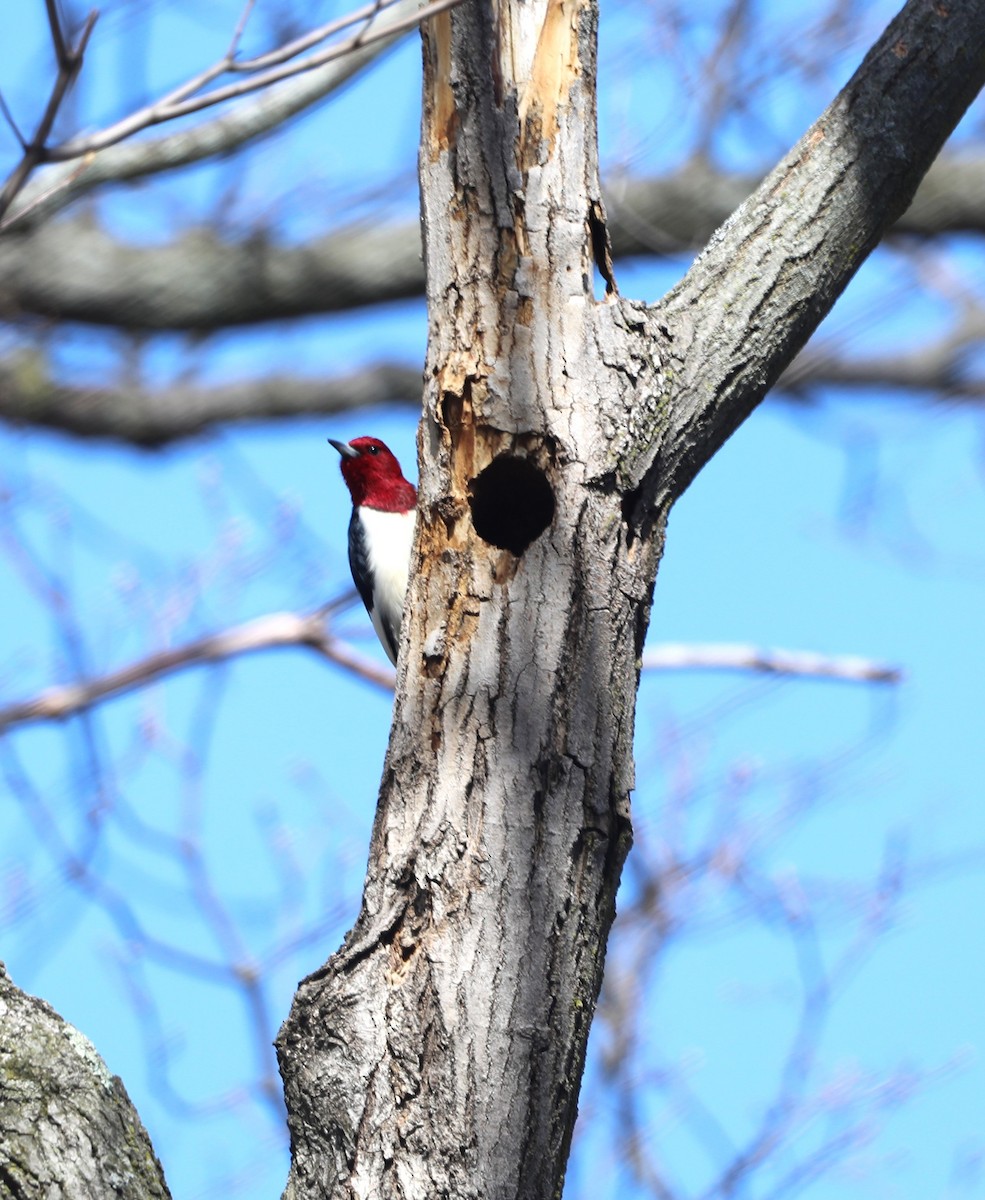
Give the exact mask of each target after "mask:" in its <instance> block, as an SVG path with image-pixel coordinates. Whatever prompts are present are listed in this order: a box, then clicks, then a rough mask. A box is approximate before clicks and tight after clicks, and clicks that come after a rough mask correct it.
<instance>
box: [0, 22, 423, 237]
mask: <svg viewBox="0 0 985 1200" xmlns="http://www.w3.org/2000/svg"><path fill="white" fill-rule="evenodd" d="M419 7H420V0H397V2H396V3H395V4H394V5H393V8H392V9H391V10H390V11H391V13H392V14H393V15H394V16H396V15H398V14H399V15H401V16H410V15H411V14H412V13H415V12H416V11H417V10H418V8H419ZM399 36H400V34H399V33H394V34H392V35H391V36H390V37H388V38H380V39H379V40H378V41H376V42H374V43H373V44H372V45H365V44H364V45H363V46H361V47H360V48H359V49H357V50H354V51H352V53H350V54H348V55H346V57H345V58H343V59H339V60H337V61H335V62H330V63H326V64H325V65H324V66H323V67H320V68H317V69H316V70H313V71H310V72H308V73H306V74H305V75H304V76H301V77H298V78H294V79H287V80H285V81H284V82H283V83H280V84H277V85H274V86H273V87H271V88H269V89H267V90H266V91H264V92H262V93H261V94H260V95H258V96H254V97H251V98H250V99H249V100H246V101H243V102H242V103H241V104H239V105H237V106H235V107H234V108H232V109H231V110H230V111H229V112H226V113H224V114H223V115H222V116H221V117H217V118H215V119H214V120H211V121H206V122H203V123H202V124H201V125H196V126H195V127H194V128H192V129H184V130H181V131H180V132H178V133H170V134H167V135H166V136H164V137H159V138H154V139H150V140H147V141H135V142H132V143H129V144H125V145H115V146H111V147H108V148H107V149H106V150H103V151H101V152H100V153H99V154H92V155H86V156H85V157H84V158H83V159H82V160H81V162H79V163H71V164H61V165H59V166H52V167H49V168H48V169H47V170H46V171H44V172H43V173H42V174H41V175H40V177H39V178H38V179H37V181H36V182H34V183H31V184H28V185H27V186H26V187H25V188H24V190H23V191H22V192H21V194H20V195H19V196H18V197H17V199H16V200H15V201H14V203H13V205H12V206H11V212H10V215H9V216H8V217H7V218H6V220H5V221H3V222H2V223H0V232H3V231H6V230H9V229H11V228H13V227H17V228H19V229H24V228H26V227H27V226H28V225H30V224H32V223H36V222H38V221H40V220H42V219H43V218H45V217H49V216H51V215H52V213H54V212H57V211H58V210H59V209H61V208H64V207H65V205H67V204H68V203H70V202H71V201H72V200H73V199H74V198H75V197H76V196H79V195H82V194H84V193H86V192H88V191H91V190H92V189H93V188H96V187H99V186H101V185H102V184H104V183H110V182H114V183H115V182H123V181H126V180H130V179H137V178H143V177H145V176H147V175H153V174H156V173H157V172H161V171H169V170H173V169H175V168H179V167H184V166H188V165H189V164H191V163H195V162H200V161H201V160H202V159H205V158H210V157H212V156H214V155H218V154H225V153H228V152H230V151H231V150H235V149H236V148H238V147H239V146H242V145H244V144H246V143H248V142H250V141H253V140H254V139H256V138H258V137H261V136H263V135H264V134H266V133H269V132H270V131H271V130H272V129H275V128H276V127H277V126H279V125H281V124H283V123H284V122H285V121H287V120H289V119H290V118H291V117H293V116H295V115H296V114H298V113H300V112H302V111H304V109H306V108H310V107H311V105H313V104H315V103H316V102H317V101H319V100H321V99H323V98H324V97H325V96H327V95H328V94H329V93H331V92H332V91H334V90H336V89H337V88H339V87H341V86H342V85H343V84H344V83H346V82H347V81H348V80H349V79H351V78H352V77H353V75H355V74H357V73H358V72H359V71H361V70H362V69H363V68H364V67H366V66H368V65H369V64H370V63H372V62H374V61H375V60H376V59H377V58H379V57H380V55H381V54H383V53H384V52H385V51H386V50H387V49H389V47H390V46H391V45H392V44H393V42H394V41H396V40H397V38H398V37H399Z"/></svg>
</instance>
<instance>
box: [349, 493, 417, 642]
mask: <svg viewBox="0 0 985 1200" xmlns="http://www.w3.org/2000/svg"><path fill="white" fill-rule="evenodd" d="M357 511H358V514H359V521H360V523H361V525H362V534H363V539H364V540H363V546H364V548H365V553H366V565H367V566H368V568H369V577H370V579H371V580H372V594H373V607H372V610H371V611H370V617H371V618H372V621H373V628H374V629H375V630H376V636H377V637H378V638H379V639H380V642H381V643H382V644H383V648H384V649H385V650H386V651H387V653H388V654H389V655H390V658H391V659H393V660H394V661H396V654H397V646H398V644H399V642H400V618H401V616H402V614H403V610H404V594H405V593H406V591H407V572H408V569H409V566H410V548H411V543H412V542H413V540H414V520H415V518H416V516H417V512H416V510H415V509H411V510H410V512H405V513H395V512H381V511H380V510H379V509H377V508H367V507H366V506H365V505H360V507H359V509H358V510H357ZM391 648H392V653H391Z"/></svg>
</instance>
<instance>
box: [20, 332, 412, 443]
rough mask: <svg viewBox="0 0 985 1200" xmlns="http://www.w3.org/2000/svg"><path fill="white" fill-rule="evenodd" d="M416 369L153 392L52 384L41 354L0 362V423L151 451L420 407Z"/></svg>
mask: <svg viewBox="0 0 985 1200" xmlns="http://www.w3.org/2000/svg"><path fill="white" fill-rule="evenodd" d="M420 403H421V372H420V368H416V367H404V366H399V365H397V364H395V363H380V364H379V365H377V366H371V367H367V368H366V369H365V370H361V371H355V372H353V373H352V374H350V375H340V376H337V377H335V378H332V379H307V378H302V377H299V376H280V375H271V376H267V377H265V378H262V379H249V380H244V381H241V382H235V383H228V384H220V385H218V386H216V387H204V386H201V387H196V386H192V385H189V384H182V383H178V384H174V385H172V386H170V387H167V388H162V389H160V390H155V391H139V390H137V389H135V388H132V387H128V386H120V387H78V386H69V385H64V384H61V383H58V382H56V381H55V380H53V379H52V378H51V377H50V374H49V370H48V365H47V363H46V362H45V360H44V357H43V356H42V355H41V354H40V353H30V354H22V355H18V356H16V357H14V358H12V359H11V360H9V361H7V362H2V361H0V418H2V419H4V420H7V421H11V422H14V423H17V424H24V425H32V426H40V427H42V428H48V429H57V430H61V431H62V432H64V433H70V434H73V435H75V436H77V437H92V438H112V439H114V440H116V441H122V442H126V443H128V444H130V445H133V446H142V447H146V448H151V449H157V448H159V447H161V446H165V445H168V444H170V443H172V442H176V441H180V440H181V439H183V438H188V437H193V436H194V435H196V434H198V433H201V432H202V431H203V430H205V429H208V428H211V427H213V426H215V425H219V424H224V423H231V422H241V421H269V420H274V419H279V418H284V417H306V416H308V417H310V416H329V415H331V414H334V413H343V412H356V411H362V410H364V409H368V408H372V407H374V406H376V405H380V404H407V405H413V406H416V407H418V408H419V407H420Z"/></svg>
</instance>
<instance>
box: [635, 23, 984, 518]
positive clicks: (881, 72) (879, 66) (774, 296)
mask: <svg viewBox="0 0 985 1200" xmlns="http://www.w3.org/2000/svg"><path fill="white" fill-rule="evenodd" d="M980 18H981V14H980V12H979V9H978V5H977V4H976V3H974V0H955V2H954V3H951V4H948V5H947V6H944V5H941V4H937V3H934V2H933V0H910V2H909V3H908V4H907V5H906V7H905V8H904V9H903V11H902V12H901V13H900V14H899V15H898V16H897V17H896V19H895V20H894V21H893V22H892V23H891V24H890V26H889V27H888V28H887V30H886V32H885V33H884V34H883V36H882V37H881V38H880V39H879V41H878V42H877V43H876V45H875V46H874V47H873V49H872V50H871V51H870V52H869V54H868V55H867V56H866V58H865V60H864V62H863V63H862V65H861V67H860V68H859V69H858V71H856V73H855V75H854V76H853V77H852V79H851V80H850V81H849V83H848V84H847V85H846V86H845V88H844V89H843V90H842V91H841V93H840V94H839V95H838V97H837V98H836V99H835V101H834V102H833V103H832V104H831V105H830V106H829V107H828V109H827V110H826V111H825V113H824V114H823V115H822V116H821V117H820V119H819V120H818V121H817V122H815V124H814V125H813V126H812V127H811V128H810V129H809V130H808V131H807V133H806V134H805V135H804V137H803V138H801V140H800V141H799V142H798V143H797V145H796V146H795V147H794V148H793V149H792V150H791V151H790V153H789V154H787V155H786V157H785V158H784V159H783V160H782V161H781V162H780V163H779V164H778V166H777V167H776V168H775V169H774V170H773V171H772V172H771V173H770V175H769V176H767V178H766V179H765V180H764V182H763V183H762V184H761V185H760V187H759V188H758V189H757V190H756V192H755V193H754V194H753V195H752V196H751V197H750V198H749V200H748V201H746V202H745V204H743V205H742V207H741V208H740V209H739V210H738V211H737V212H736V213H735V214H734V216H733V217H731V218H730V219H729V221H727V222H726V224H725V225H724V226H722V228H721V229H720V230H719V231H718V233H717V234H716V235H715V237H713V238H712V240H711V242H710V243H709V245H708V247H707V248H706V250H705V251H704V252H703V253H702V255H701V256H700V257H699V258H698V259H697V261H696V262H695V264H694V265H693V267H692V268H691V269H690V271H688V273H687V275H686V276H685V277H684V279H683V280H682V281H681V283H680V284H679V285H678V286H677V287H676V288H674V289H673V291H672V292H670V293H669V294H668V295H667V296H666V297H665V298H664V300H663V301H661V302H660V304H659V305H657V306H654V307H653V308H652V309H649V310H647V316H648V318H649V320H648V321H644V325H645V330H643V331H642V332H641V333H640V335H639V336H640V338H641V341H642V342H643V343H644V344H645V345H646V347H647V349H648V350H650V351H651V352H652V350H653V348H654V347H655V346H658V345H659V346H662V347H663V348H664V354H665V358H664V363H663V365H664V367H665V368H666V369H667V370H668V371H669V372H670V373H672V374H673V376H674V379H675V381H676V383H677V384H678V385H680V392H679V394H678V395H677V397H676V400H675V404H674V405H673V406H672V408H671V410H670V411H669V412H668V411H667V409H666V406H664V405H662V404H661V403H660V401H659V398H658V397H654V398H652V399H651V401H649V402H646V403H647V411H646V412H645V413H644V412H641V409H640V404H639V403H637V404H636V407H635V412H634V420H633V427H632V435H631V436H627V443H626V462H625V466H626V467H627V478H629V479H630V480H632V479H636V480H637V481H638V480H639V479H640V478H641V476H640V475H639V474H637V472H638V471H639V467H640V466H641V465H642V460H643V459H645V458H646V457H649V461H650V464H652V463H653V461H654V457H655V454H656V450H657V446H658V445H659V447H660V450H659V464H660V467H659V473H660V478H659V479H658V478H657V477H656V473H654V474H653V475H651V477H650V479H649V481H648V484H649V488H651V489H652V491H651V492H650V493H649V495H650V499H654V500H657V503H658V506H659V505H660V504H661V503H666V502H667V501H672V500H673V499H674V498H676V497H677V496H679V495H680V494H681V492H682V491H683V490H684V489H685V488H686V487H687V485H688V484H689V483H690V481H691V480H692V479H693V478H694V475H695V474H696V473H697V471H698V470H699V469H700V468H701V466H702V465H703V464H704V463H705V462H707V461H708V459H709V458H710V457H711V456H712V455H713V454H714V453H715V452H716V451H717V450H718V448H719V447H720V446H721V445H722V443H723V442H724V441H725V440H726V438H728V437H729V436H730V435H731V434H732V433H733V432H734V430H735V429H736V428H737V426H738V425H739V424H740V423H741V422H742V421H743V420H744V419H745V418H746V417H747V416H748V415H749V413H750V412H751V411H752V410H753V408H754V407H755V406H756V405H757V404H758V403H759V401H760V400H761V399H762V397H763V396H764V395H765V393H766V391H767V390H768V389H769V388H770V387H771V386H772V385H773V383H775V382H776V380H777V379H778V378H779V376H780V375H781V373H782V372H783V370H784V368H786V366H787V365H788V364H789V363H790V361H791V360H792V359H793V357H794V355H795V354H796V353H797V352H798V351H799V350H800V348H801V347H802V346H803V344H804V343H805V342H806V340H807V338H808V337H809V336H810V335H811V333H813V331H814V330H815V328H816V327H817V325H818V324H819V322H820V321H821V319H822V318H823V317H824V316H825V315H826V314H827V312H828V311H829V310H830V308H831V306H832V305H833V304H834V301H835V299H836V297H837V296H838V295H839V294H840V292H841V291H842V290H843V289H844V287H845V286H846V285H847V283H848V281H849V280H850V279H851V277H852V276H853V275H854V273H855V271H856V270H857V269H858V267H859V266H860V265H861V264H862V262H863V261H864V260H865V258H866V257H867V255H868V254H869V253H870V252H871V250H872V249H873V247H874V246H875V245H876V243H877V242H878V240H879V238H880V237H881V236H882V235H883V234H884V233H885V232H886V230H887V229H889V228H890V226H891V225H892V223H893V222H894V221H895V220H897V219H898V218H899V217H900V216H901V215H902V213H903V212H904V211H905V209H906V208H907V206H908V204H909V202H910V199H911V198H912V196H913V194H914V192H915V191H916V189H917V185H918V183H919V181H920V179H921V176H922V175H923V174H924V172H925V171H926V170H927V169H928V167H929V166H930V164H931V162H932V161H933V159H934V157H935V156H936V154H937V152H938V151H939V149H940V147H941V145H942V143H943V142H944V139H945V138H946V137H947V136H948V135H949V133H950V132H951V130H952V129H953V128H954V126H955V125H956V124H957V122H958V120H959V119H960V117H961V115H962V114H963V112H964V111H965V109H966V108H967V106H968V104H969V103H970V102H971V100H972V99H973V98H974V96H975V95H976V93H977V92H978V90H979V89H980V88H981V86H982V82H983V80H985V25H983V23H982V21H981V19H980ZM900 130H906V131H907V137H906V144H905V147H904V145H903V144H902V143H901V142H900V135H899V131H900ZM628 307H629V306H627V309H628ZM726 313H727V314H728V320H727V321H726V320H724V315H725V314H726ZM629 319H636V320H637V321H638V320H639V318H638V317H635V316H633V317H630V318H629ZM662 423H665V427H661V425H662ZM645 424H649V428H650V436H649V438H648V437H647V436H646V435H645V434H642V435H641V432H640V431H641V426H642V425H645ZM647 441H649V442H650V446H649V450H648V451H647V450H645V449H643V448H642V443H646V442H647ZM661 495H662V496H663V497H664V500H663V502H661V501H660V500H658V499H657V497H658V496H661Z"/></svg>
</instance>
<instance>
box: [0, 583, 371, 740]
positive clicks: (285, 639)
mask: <svg viewBox="0 0 985 1200" xmlns="http://www.w3.org/2000/svg"><path fill="white" fill-rule="evenodd" d="M349 599H351V597H350V596H348V595H347V596H346V597H345V600H346V602H348V600H349ZM337 607H338V602H336V603H335V604H333V605H330V606H328V608H337ZM326 612H327V608H326V609H319V610H318V611H316V612H313V613H308V614H307V615H301V614H299V613H291V612H279V613H268V614H267V615H266V616H263V617H257V618H255V619H254V620H252V621H246V622H244V623H243V624H242V625H235V626H233V627H232V628H231V629H226V630H224V631H223V632H222V633H216V634H211V635H210V636H208V637H203V638H198V639H196V640H195V641H193V642H188V643H187V644H186V645H184V646H178V647H176V648H175V649H174V650H161V651H159V652H158V653H156V654H150V655H148V656H147V657H146V658H142V659H139V660H138V661H137V662H134V663H130V664H129V665H128V666H126V667H121V668H120V669H119V670H118V671H111V672H109V673H108V674H106V675H101V676H99V677H98V678H96V679H88V680H83V681H81V682H79V683H68V684H59V685H57V686H56V687H51V688H48V689H47V690H46V691H44V692H41V693H40V695H38V696H35V697H34V698H33V699H31V700H24V701H21V702H19V703H17V704H10V705H7V706H6V707H5V708H2V709H0V734H3V733H5V732H6V731H7V730H9V729H13V728H14V727H15V726H18V725H29V724H32V723H33V722H36V721H63V720H66V719H67V718H68V717H73V716H76V715H77V714H78V713H80V712H85V711H86V710H88V709H90V708H92V707H94V706H95V705H96V704H99V703H101V702H102V701H104V700H109V699H112V698H113V697H115V696H121V695H124V694H125V693H126V692H132V691H134V689H136V688H139V687H145V686H146V685H147V684H150V683H154V682H156V681H157V680H158V679H162V678H164V677H165V676H167V675H172V674H173V673H174V672H175V671H180V670H183V669H184V668H186V667H192V666H201V665H203V664H206V663H215V662H222V661H225V660H227V659H230V658H237V657H239V656H240V655H243V654H255V653H257V652H258V651H260V650H273V649H278V648H283V647H294V646H306V647H308V649H310V650H314V651H316V652H317V653H318V654H320V655H321V656H322V657H323V658H326V659H328V660H329V662H333V663H335V664H336V665H337V666H341V667H344V668H345V669H346V670H347V671H350V672H351V673H352V674H354V675H357V676H358V677H359V678H360V679H364V680H365V681H366V682H367V683H372V684H375V685H376V686H377V687H379V688H382V689H383V690H384V691H392V690H393V671H392V670H391V669H390V668H389V667H388V666H387V667H384V666H383V665H382V664H379V665H378V664H377V663H375V662H373V661H372V660H371V659H368V658H364V657H363V656H362V655H361V654H359V653H358V652H357V651H355V650H353V649H352V647H350V646H349V645H347V644H346V643H345V642H343V641H341V640H340V639H339V638H337V637H334V636H333V635H332V633H331V632H330V631H329V629H328V628H327V627H326V624H325V616H326Z"/></svg>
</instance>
